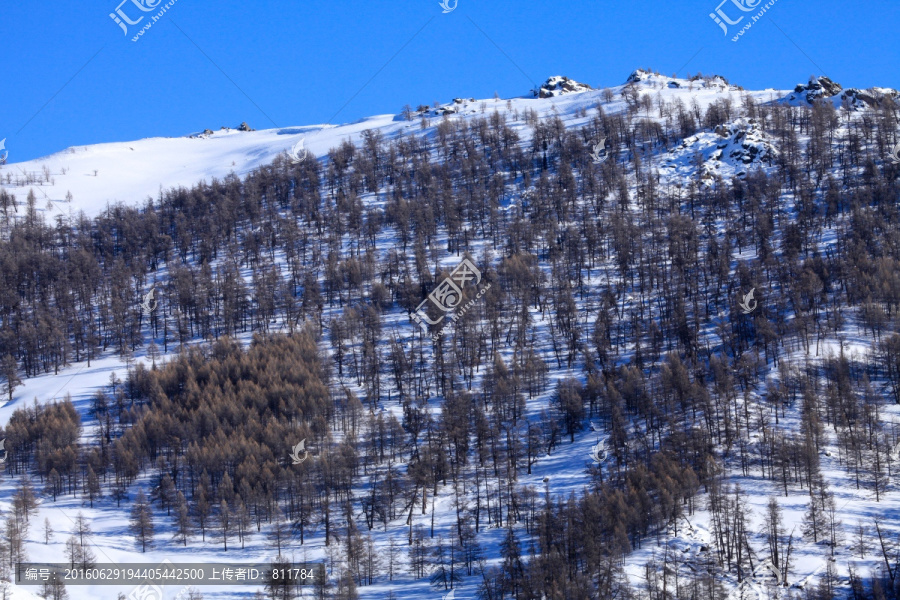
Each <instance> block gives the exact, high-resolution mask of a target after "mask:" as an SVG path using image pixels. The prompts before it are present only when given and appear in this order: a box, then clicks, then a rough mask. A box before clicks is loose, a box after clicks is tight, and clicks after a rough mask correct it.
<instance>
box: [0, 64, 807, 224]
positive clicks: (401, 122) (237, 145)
mask: <svg viewBox="0 0 900 600" xmlns="http://www.w3.org/2000/svg"><path fill="white" fill-rule="evenodd" d="M542 89H543V90H548V91H547V94H546V95H548V96H549V95H550V93H551V92H552V94H553V95H552V96H551V97H546V98H534V97H531V96H523V97H518V98H512V99H509V100H497V99H493V98H492V99H485V100H467V99H458V100H457V101H451V102H448V103H447V104H445V105H442V106H440V107H436V108H432V109H429V110H428V111H427V112H414V113H412V119H413V120H411V121H407V120H405V119H404V118H403V115H399V114H398V115H377V116H373V117H369V118H366V119H362V120H360V121H357V122H355V123H348V124H343V125H337V126H333V125H309V126H302V127H287V128H281V129H265V130H259V131H241V130H240V129H227V130H221V129H220V130H218V131H214V132H211V133H198V134H192V135H187V136H184V137H177V138H147V139H143V140H135V141H130V142H112V143H107V144H96V145H90V146H74V147H71V148H67V149H65V150H63V151H60V152H57V153H55V154H51V155H50V156H45V157H41V158H38V159H34V160H29V161H24V162H10V163H9V164H6V165H4V166H0V177H2V187H3V189H6V190H7V191H9V192H10V193H14V194H16V196H17V198H18V199H19V200H20V201H22V200H24V198H25V196H26V195H27V194H28V191H29V190H34V193H35V195H36V198H37V200H38V203H37V204H38V207H39V208H42V209H46V207H47V204H48V200H51V201H52V202H53V205H54V206H55V208H54V210H59V211H62V212H63V213H66V214H68V213H69V212H70V211H71V212H72V213H74V214H77V213H78V212H79V211H83V212H84V213H85V214H86V215H87V216H94V215H97V214H99V213H100V212H102V211H103V210H104V209H105V208H106V207H107V206H108V205H112V204H115V203H118V202H121V203H123V204H126V205H130V206H136V205H141V204H144V203H145V202H146V200H147V198H152V199H154V200H155V199H156V198H157V197H158V194H159V192H160V189H169V188H175V187H179V186H184V187H190V186H191V185H193V184H195V183H198V182H200V181H202V180H206V181H207V182H209V181H210V180H211V179H212V178H218V179H221V178H223V177H225V176H227V175H228V174H229V173H235V174H237V175H244V174H246V173H248V172H250V171H252V170H253V169H255V168H257V167H259V166H260V165H264V164H268V163H271V162H272V161H273V160H274V159H275V158H276V157H277V156H278V155H280V154H284V153H285V152H288V151H290V149H291V148H292V147H293V146H294V145H295V144H297V143H299V142H300V141H301V140H303V141H304V148H305V149H307V150H309V151H310V152H312V153H313V154H314V155H316V156H323V155H324V154H326V153H327V152H328V151H329V150H330V149H331V148H335V147H337V146H338V145H339V144H340V143H341V142H342V141H345V140H350V141H357V140H359V138H360V136H361V134H362V132H363V131H365V130H368V129H375V130H379V131H380V132H381V133H382V134H384V135H385V137H387V138H392V137H394V136H397V135H408V134H413V135H424V136H429V135H432V134H433V132H434V129H435V127H436V126H437V124H438V123H439V121H440V118H441V115H444V114H446V115H447V118H450V119H473V118H476V117H480V116H482V115H483V114H484V113H487V112H493V111H495V110H496V111H499V112H500V113H501V114H502V113H506V112H519V113H522V112H524V111H530V110H533V111H535V112H536V113H537V115H538V116H539V117H546V116H548V115H553V114H556V115H558V116H559V117H560V118H561V119H562V120H563V121H564V123H565V124H566V126H567V127H569V126H577V125H578V124H580V123H583V122H586V121H587V120H588V119H587V116H586V115H584V112H583V111H586V110H588V109H590V108H593V107H594V106H596V105H598V104H599V105H601V106H603V109H604V110H605V111H606V112H617V111H622V110H625V109H626V102H625V100H624V97H623V93H625V92H626V91H627V90H634V91H635V92H638V93H640V94H644V93H647V92H650V93H651V95H652V96H654V97H656V96H657V95H658V96H659V97H660V98H661V99H662V100H665V101H668V102H671V101H673V100H674V99H676V98H677V99H681V101H682V102H684V104H685V107H686V108H690V107H691V106H692V103H694V102H696V105H697V106H698V107H699V108H701V109H703V110H705V109H706V107H708V106H709V105H710V104H712V103H714V102H716V101H717V100H720V99H722V98H729V99H730V100H731V101H732V102H734V103H739V102H740V101H741V98H742V97H743V96H745V95H749V96H750V97H752V98H754V99H755V100H757V101H760V102H766V101H775V100H778V99H780V98H784V97H786V96H788V95H789V94H791V93H792V92H791V90H782V91H776V90H771V89H770V90H764V91H746V90H742V89H740V88H739V87H737V86H734V85H729V84H727V83H726V82H725V80H724V79H723V78H721V77H710V78H705V79H696V80H693V81H692V80H688V79H677V78H672V77H666V76H663V75H657V74H653V73H650V72H648V71H644V70H638V71H635V72H634V73H632V75H631V76H630V77H629V78H628V80H627V81H626V83H625V84H622V85H618V86H614V87H610V88H608V89H595V90H590V89H589V87H588V86H586V85H584V84H580V83H578V82H576V81H572V80H569V79H567V78H564V77H551V78H549V79H548V80H547V82H546V83H545V84H544V86H543V87H542ZM585 90H587V91H585ZM542 95H544V94H543V93H542ZM646 112H647V115H646V116H647V117H648V118H650V119H660V117H659V115H658V113H657V111H656V110H655V109H652V110H649V111H646ZM422 118H425V119H426V120H427V121H428V123H427V124H426V126H425V127H424V128H423V127H422V123H421V119H422ZM518 130H519V134H520V136H522V137H523V139H525V140H527V139H529V137H530V133H529V132H530V128H529V127H527V126H526V125H525V124H524V123H521V124H520V125H519V126H518ZM11 158H13V159H14V158H15V157H14V156H12V157H11ZM68 194H71V197H72V199H71V202H68V201H67V199H66V198H67V195H68Z"/></svg>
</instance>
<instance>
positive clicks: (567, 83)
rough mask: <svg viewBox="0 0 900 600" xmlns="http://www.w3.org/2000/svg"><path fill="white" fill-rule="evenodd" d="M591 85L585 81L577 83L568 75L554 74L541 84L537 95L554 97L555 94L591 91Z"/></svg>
mask: <svg viewBox="0 0 900 600" xmlns="http://www.w3.org/2000/svg"><path fill="white" fill-rule="evenodd" d="M592 89H594V88H592V87H591V86H589V85H587V84H586V83H579V82H577V81H575V80H574V79H569V78H568V77H560V76H558V75H557V76H555V77H551V78H550V79H548V80H547V81H546V83H544V85H542V86H541V89H540V91H539V92H538V95H539V96H540V97H541V98H554V97H556V96H562V95H563V94H578V93H580V92H589V91H591V90H592Z"/></svg>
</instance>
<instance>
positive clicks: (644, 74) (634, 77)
mask: <svg viewBox="0 0 900 600" xmlns="http://www.w3.org/2000/svg"><path fill="white" fill-rule="evenodd" d="M651 75H653V73H651V72H650V71H647V70H646V69H635V71H634V72H633V73H632V74H631V75H629V76H628V79H626V80H625V83H638V82H639V81H645V80H647V79H650V76H651Z"/></svg>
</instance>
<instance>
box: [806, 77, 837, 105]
mask: <svg viewBox="0 0 900 600" xmlns="http://www.w3.org/2000/svg"><path fill="white" fill-rule="evenodd" d="M843 89H844V88H843V87H842V86H841V84H839V83H836V82H834V81H832V80H831V79H829V78H828V77H825V76H822V77H810V78H809V83H807V84H806V85H802V84H798V85H797V87H795V88H794V92H795V93H797V94H802V93H803V92H806V101H807V102H809V103H810V104H812V103H813V102H815V101H816V100H817V99H819V98H830V97H831V96H836V95H838V94H840V93H841V90H843Z"/></svg>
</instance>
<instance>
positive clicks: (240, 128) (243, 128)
mask: <svg viewBox="0 0 900 600" xmlns="http://www.w3.org/2000/svg"><path fill="white" fill-rule="evenodd" d="M238 131H256V130H255V129H253V128H252V127H250V126H249V125H247V121H244V122H243V123H241V125H240V127H238Z"/></svg>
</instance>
